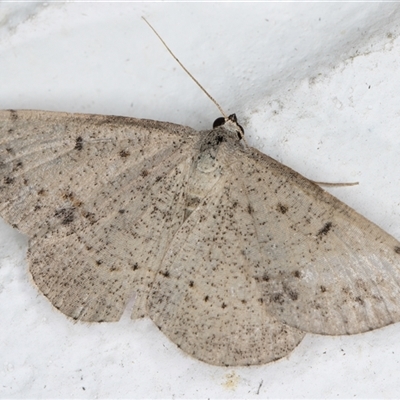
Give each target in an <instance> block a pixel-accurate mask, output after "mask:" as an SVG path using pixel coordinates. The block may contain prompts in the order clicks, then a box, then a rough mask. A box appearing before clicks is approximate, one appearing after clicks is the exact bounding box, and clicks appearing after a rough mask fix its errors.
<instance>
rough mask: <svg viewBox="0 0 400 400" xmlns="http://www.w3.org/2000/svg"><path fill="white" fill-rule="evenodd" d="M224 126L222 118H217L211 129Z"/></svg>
mask: <svg viewBox="0 0 400 400" xmlns="http://www.w3.org/2000/svg"><path fill="white" fill-rule="evenodd" d="M224 124H225V118H224V117H219V118H217V119H216V120H215V121H214V123H213V129H215V128H217V127H219V126H222V125H224Z"/></svg>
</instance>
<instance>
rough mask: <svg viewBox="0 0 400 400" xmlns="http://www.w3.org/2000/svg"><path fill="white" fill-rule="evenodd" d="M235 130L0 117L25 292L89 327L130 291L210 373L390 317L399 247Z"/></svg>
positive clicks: (55, 115)
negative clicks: (27, 278) (33, 290)
mask: <svg viewBox="0 0 400 400" xmlns="http://www.w3.org/2000/svg"><path fill="white" fill-rule="evenodd" d="M243 135H244V132H243V129H242V127H241V126H240V125H239V124H238V122H237V120H236V117H235V116H234V115H231V116H229V117H222V118H219V119H218V120H217V121H216V122H215V123H214V127H213V129H211V130H208V131H201V132H197V131H195V130H193V129H191V128H189V127H186V126H181V125H176V124H173V123H168V122H159V121H152V120H144V119H135V118H127V117H116V116H102V115H85V114H68V113H61V112H48V111H29V110H20V111H13V110H8V111H1V112H0V215H1V216H2V218H4V219H5V221H7V222H8V223H9V224H11V225H12V226H13V227H14V228H15V229H18V230H19V231H21V232H22V233H24V234H26V235H27V236H28V237H29V250H28V261H29V270H30V273H31V275H32V278H33V280H34V282H35V284H36V285H37V287H38V289H39V290H40V291H41V292H42V293H43V294H44V295H45V296H46V297H47V298H48V299H49V301H50V302H51V303H52V304H53V306H54V307H55V308H57V309H58V310H60V311H61V312H62V313H64V314H65V315H67V316H69V317H71V318H72V319H74V320H78V321H89V322H111V321H118V320H119V319H120V317H121V315H122V313H123V311H124V309H125V307H126V304H127V302H128V301H129V300H130V299H131V298H132V296H135V303H134V308H133V311H132V319H138V318H144V317H149V318H151V319H152V321H153V322H154V323H155V324H156V325H157V326H158V328H159V329H160V330H161V331H162V332H164V334H165V335H166V336H167V337H169V338H170V340H171V341H173V342H174V343H175V344H176V345H177V346H178V347H179V348H181V349H182V350H183V351H184V352H186V353H188V354H190V355H192V356H194V357H196V358H197V359H199V360H202V361H204V362H207V363H210V364H214V365H224V366H236V365H254V364H264V363H268V362H271V361H274V360H277V359H279V358H281V357H284V356H286V355H287V354H289V353H290V352H291V351H292V350H293V349H294V348H295V347H296V346H297V345H298V344H299V342H300V341H301V340H302V338H303V337H304V335H305V334H306V333H307V332H311V333H316V334H323V335H344V334H356V333H360V332H365V331H369V330H372V329H376V328H380V327H382V326H385V325H388V324H392V323H395V322H398V321H400V286H399V282H400V243H399V241H397V240H396V239H395V238H393V237H392V236H390V235H389V234H387V233H386V232H384V231H383V230H382V229H381V228H379V227H378V226H377V225H375V224H373V223H372V222H370V221H368V220H367V219H366V218H364V217H363V216H362V215H360V214H358V213H357V212H356V211H354V210H353V209H351V208H350V207H348V206H347V205H345V204H344V203H342V202H341V201H339V200H338V199H337V198H335V197H334V196H332V195H331V194H329V193H327V192H325V191H324V190H323V189H322V188H321V187H319V186H318V185H317V184H315V183H314V182H311V181H309V180H308V179H306V178H305V177H303V176H301V175H300V174H298V173H297V172H295V171H293V170H292V169H290V168H288V167H286V166H284V165H282V164H280V163H279V162H277V161H275V160H273V159H272V158H270V157H268V156H267V155H265V154H263V153H261V152H260V151H258V150H256V149H254V148H252V147H249V146H248V145H246V144H245V143H244V141H243Z"/></svg>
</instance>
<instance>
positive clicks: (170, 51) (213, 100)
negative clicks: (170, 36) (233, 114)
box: [142, 17, 228, 119]
mask: <svg viewBox="0 0 400 400" xmlns="http://www.w3.org/2000/svg"><path fill="white" fill-rule="evenodd" d="M142 18H143V20H144V22H146V24H147V25H148V26H149V27H150V28H151V30H152V31H153V32H154V33H155V34H156V36H157V37H158V38H159V39H160V40H161V43H162V44H163V45H164V46H165V48H166V49H167V50H168V51H169V53H170V54H171V56H172V57H174V59H175V61H176V62H177V63H178V64H179V65H180V66H181V67H182V68H183V70H184V71H185V72H186V73H187V74H188V75H189V76H190V77H191V78H192V79H193V80H194V82H195V83H196V84H197V86H199V88H200V89H201V90H202V91H203V92H204V93H205V94H206V95H207V96H208V97H209V99H210V100H211V101H212V102H213V103H214V104H215V105H216V106H217V108H218V110H219V112H220V113H221V114H222V115H223V117H224V118H225V119H227V118H228V116H227V114H226V113H225V112H224V110H223V109H222V107H221V106H220V105H219V104H218V103H217V101H216V100H215V99H214V98H213V97H212V96H211V95H210V93H208V92H207V90H206V89H204V87H203V86H202V85H201V84H200V82H199V81H198V80H197V79H196V78H195V77H194V76H193V75H192V74H191V73H190V72H189V71H188V70H187V69H186V68H185V66H184V65H183V64H182V63H181V62H180V61H179V60H178V58H177V57H176V55H175V54H174V53H173V52H172V50H171V49H170V48H169V47H168V46H167V44H166V43H165V42H164V40H163V39H162V37H161V36H160V35H159V34H158V32H157V31H156V30H155V29H154V28H153V27H152V25H151V24H150V22H149V21H147V19H146V18H145V17H142Z"/></svg>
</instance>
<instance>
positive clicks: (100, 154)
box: [0, 111, 198, 321]
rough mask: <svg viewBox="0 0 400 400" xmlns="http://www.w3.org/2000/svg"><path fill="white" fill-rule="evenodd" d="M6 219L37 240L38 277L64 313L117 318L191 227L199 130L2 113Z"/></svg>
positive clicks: (142, 294) (32, 257)
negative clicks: (188, 193) (187, 218)
mask: <svg viewBox="0 0 400 400" xmlns="http://www.w3.org/2000/svg"><path fill="white" fill-rule="evenodd" d="M0 120H1V124H0V173H1V177H0V194H1V205H0V213H1V216H2V217H3V218H4V219H5V220H6V221H8V222H9V223H10V224H12V225H13V226H14V227H16V228H17V229H19V230H20V231H22V232H23V233H26V234H27V235H29V237H30V243H29V254H28V258H29V261H30V271H31V274H32V276H33V279H34V281H35V283H36V284H37V286H38V287H39V289H40V290H41V291H42V292H43V293H44V294H45V295H46V296H47V297H48V298H49V300H50V301H51V302H52V303H53V305H54V306H56V307H57V308H58V309H60V310H61V311H62V312H63V313H65V314H67V315H69V316H71V317H72V318H75V319H80V320H85V321H116V320H118V319H119V318H120V316H121V314H122V312H123V310H124V307H125V305H126V302H127V301H128V299H129V297H131V296H132V295H134V294H135V295H136V302H135V305H136V307H135V309H134V311H133V317H141V316H144V315H145V313H146V310H145V301H146V295H147V291H148V286H149V283H150V282H151V281H152V280H153V279H154V273H155V271H157V269H158V268H159V266H160V262H161V260H162V257H163V255H164V252H165V250H166V248H167V247H168V245H169V243H170V241H171V240H172V238H173V236H174V234H175V232H176V230H177V229H178V228H179V226H180V225H181V223H182V221H183V217H184V211H183V205H182V197H183V191H182V187H183V186H184V185H185V180H186V179H187V174H188V170H189V166H190V162H191V157H192V155H191V151H192V149H193V143H194V142H195V141H197V140H198V135H197V132H195V131H193V130H192V129H190V128H187V127H182V126H178V125H174V124H169V123H161V122H155V121H148V120H137V119H133V118H123V117H111V116H110V117H109V116H95V115H83V114H64V113H51V112H41V111H18V112H14V111H3V112H1V113H0Z"/></svg>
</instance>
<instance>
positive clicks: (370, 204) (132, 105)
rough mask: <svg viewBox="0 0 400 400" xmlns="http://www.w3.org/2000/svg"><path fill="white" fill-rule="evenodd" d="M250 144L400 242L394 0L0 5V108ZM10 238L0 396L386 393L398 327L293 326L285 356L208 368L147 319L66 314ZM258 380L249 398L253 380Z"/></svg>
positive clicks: (3, 280) (1, 273)
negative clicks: (335, 184) (239, 128)
mask: <svg viewBox="0 0 400 400" xmlns="http://www.w3.org/2000/svg"><path fill="white" fill-rule="evenodd" d="M142 15H144V16H146V17H147V18H148V19H149V21H150V22H151V23H152V24H153V25H154V26H155V27H156V29H157V30H158V31H159V32H160V34H161V35H162V36H163V38H164V39H165V40H166V42H167V43H168V44H169V45H170V47H171V48H172V49H173V50H174V51H175V53H176V54H177V56H178V57H179V59H180V60H181V61H182V62H184V64H185V65H186V67H187V68H188V69H189V70H190V71H191V72H192V73H193V74H194V75H195V76H196V77H197V79H199V81H200V82H201V83H202V84H203V85H204V86H205V87H206V88H207V89H208V90H209V91H210V92H211V94H212V95H213V96H214V97H215V98H216V99H217V100H218V101H219V102H220V104H221V105H222V107H223V108H224V109H225V110H226V111H227V112H236V113H237V115H238V117H239V119H240V120H241V123H242V125H243V126H244V128H245V130H246V134H247V137H248V141H249V142H250V144H252V145H254V146H256V147H258V148H259V149H261V150H262V151H264V152H266V153H267V154H269V155H271V156H272V157H274V158H276V159H278V160H279V161H281V162H283V163H285V164H287V165H289V166H291V167H292V168H294V169H296V170H297V171H299V172H301V173H302V174H303V175H305V176H307V177H309V178H310V179H314V180H319V181H341V182H343V181H359V182H360V185H359V186H357V187H353V188H335V189H332V190H331V192H332V193H334V194H335V195H336V196H338V197H340V198H341V199H342V200H344V201H345V202H346V203H347V204H349V205H351V206H352V207H354V208H355V209H356V210H357V211H359V212H360V213H362V214H363V215H365V216H367V217H368V218H369V219H371V220H373V221H374V222H376V223H377V224H378V225H380V226H382V227H383V228H384V229H385V230H387V231H388V232H389V233H391V234H393V235H394V236H396V237H397V238H400V185H399V181H400V174H399V169H400V168H399V165H400V164H399V154H400V146H399V145H400V139H399V136H400V135H399V132H398V126H399V120H400V106H399V104H400V102H399V99H400V95H399V93H400V65H399V63H400V39H399V38H398V35H399V32H400V31H399V25H398V24H397V21H400V20H399V17H400V5H399V4H396V3H368V4H367V3H364V4H357V3H303V4H300V3H298V4H295V3H251V4H246V3H203V4H201V3H114V4H112V3H96V4H95V3H66V4H65V3H51V2H50V3H47V6H45V5H43V4H39V3H3V4H1V5H0V108H14V109H18V108H30V109H45V110H55V111H71V112H84V113H99V114H115V115H129V116H134V117H139V118H151V119H156V120H165V121H171V122H176V123H180V124H185V125H190V126H192V127H194V128H196V129H207V128H209V127H210V126H211V124H212V122H213V120H214V119H215V118H217V117H218V116H219V115H218V111H217V109H216V108H215V106H213V104H211V103H210V102H209V101H208V99H207V98H206V97H205V96H204V94H202V93H201V92H200V91H199V90H198V89H197V87H196V86H195V85H194V84H193V82H191V81H190V80H189V79H188V77H187V76H185V74H184V73H183V71H182V70H181V69H180V68H179V67H178V66H177V65H176V63H175V61H174V60H173V59H172V58H171V57H170V56H169V55H168V53H167V52H166V50H165V49H164V48H163V47H162V45H161V44H160V43H159V41H158V39H157V38H156V37H155V36H154V34H153V33H152V32H151V31H150V30H149V28H148V27H147V26H146V25H145V23H144V22H143V21H142V20H141V18H140V17H141V16H142ZM26 248H27V239H26V238H25V237H23V236H22V235H20V234H18V233H17V232H16V231H14V230H12V229H11V228H10V227H8V226H7V225H6V224H5V223H2V224H1V226H0V315H1V317H2V319H1V325H0V343H1V351H0V397H2V398H4V397H7V398H11V397H14V398H17V397H18V398H21V397H41V398H45V397H52V398H55V397H64V398H67V397H73V398H78V397H79V398H94V397H102V398H107V397H112V398H116V397H135V398H149V397H152V398H166V397H181V398H193V397H196V398H206V397H212V398H221V397H224V398H243V397H246V398H263V397H269V398H271V397H297V398H305V397H306V398H310V397H339V398H343V397H347V398H349V397H381V398H382V397H387V398H389V397H399V396H400V385H398V377H399V373H400V372H399V371H400V365H399V364H400V343H399V340H398V337H399V334H400V324H397V325H394V326H391V327H387V328H384V329H381V330H378V331H375V332H371V333H368V334H363V335H356V336H351V337H322V336H316V335H308V336H307V337H306V338H305V339H304V341H303V342H302V343H301V344H300V346H299V347H298V348H297V349H296V350H295V351H294V352H293V353H292V354H291V355H290V356H289V357H287V358H284V359H282V360H280V361H278V362H275V363H272V364H268V365H264V366H260V367H248V368H217V367H213V366H209V365H206V364H204V363H201V362H199V361H197V360H195V359H192V358H190V357H189V356H187V355H185V354H184V353H182V352H181V351H179V350H178V349H177V348H176V347H175V346H174V345H173V344H172V343H171V342H169V340H168V339H167V338H166V337H164V336H163V334H161V333H160V332H159V331H158V330H157V329H156V328H155V327H154V325H153V324H152V323H151V322H150V321H149V320H143V321H137V322H133V321H130V320H129V318H128V317H126V318H125V317H124V318H123V319H122V320H121V321H120V322H118V323H115V324H100V325H89V324H73V323H72V322H70V321H69V320H68V319H67V318H66V317H64V316H63V315H62V314H60V313H59V312H57V311H56V310H54V309H53V308H52V306H51V305H50V303H49V302H48V301H47V300H46V299H45V298H44V297H43V296H42V295H41V294H39V293H38V292H37V290H36V289H35V287H34V286H33V285H31V283H30V280H29V274H28V272H27V265H26V261H25V252H26ZM261 382H263V384H262V386H261V388H260V391H259V395H257V390H258V387H259V384H260V383H261Z"/></svg>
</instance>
